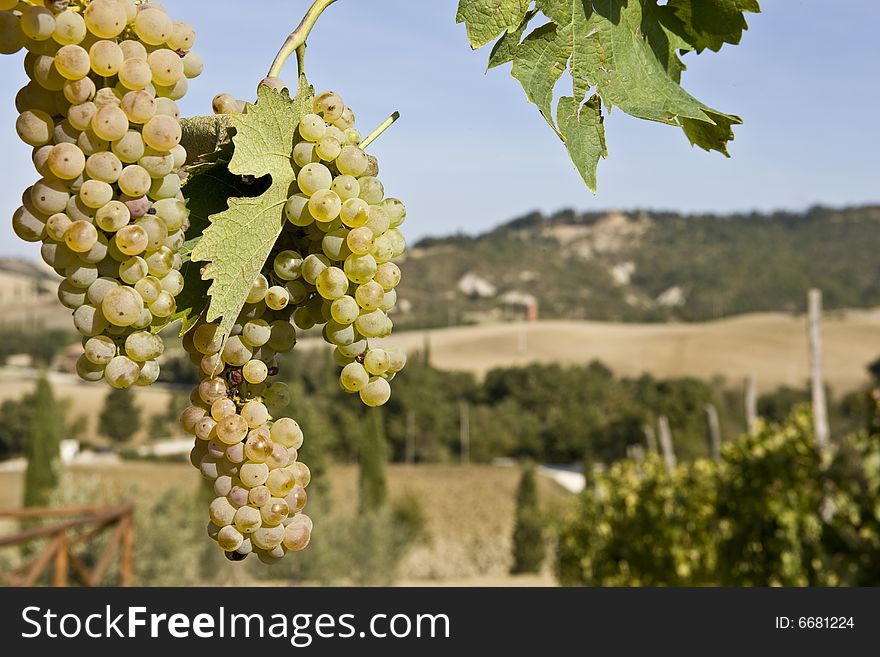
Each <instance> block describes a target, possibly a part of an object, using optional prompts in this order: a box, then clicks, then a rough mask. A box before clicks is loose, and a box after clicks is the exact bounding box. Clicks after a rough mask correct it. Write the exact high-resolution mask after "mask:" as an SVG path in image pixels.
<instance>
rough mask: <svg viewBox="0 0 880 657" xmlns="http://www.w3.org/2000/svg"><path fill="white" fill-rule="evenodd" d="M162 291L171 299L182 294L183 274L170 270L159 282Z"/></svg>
mask: <svg viewBox="0 0 880 657" xmlns="http://www.w3.org/2000/svg"><path fill="white" fill-rule="evenodd" d="M161 283H162V289H163V290H165V291H166V292H167V293H168V294H170V295H171V296H173V297H176V296H177V295H178V294H180V293H181V292H183V286H184V280H183V274H181V273H180V272H179V271H177V270H176V269H172V270H171V271H169V272H168V273H167V274H165V276H163V277H162V280H161Z"/></svg>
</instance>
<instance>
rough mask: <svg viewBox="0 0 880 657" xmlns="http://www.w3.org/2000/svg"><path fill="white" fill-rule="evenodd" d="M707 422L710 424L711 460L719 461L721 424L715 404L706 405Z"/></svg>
mask: <svg viewBox="0 0 880 657" xmlns="http://www.w3.org/2000/svg"><path fill="white" fill-rule="evenodd" d="M706 421H707V422H708V424H709V458H710V459H712V460H713V461H718V460H719V459H720V458H721V422H719V420H718V409H716V408H715V405H714V404H706Z"/></svg>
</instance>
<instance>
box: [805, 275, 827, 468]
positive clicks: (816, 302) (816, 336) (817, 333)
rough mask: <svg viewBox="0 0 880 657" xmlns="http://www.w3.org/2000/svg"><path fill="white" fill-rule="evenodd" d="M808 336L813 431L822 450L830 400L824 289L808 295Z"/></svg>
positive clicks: (824, 444) (812, 291)
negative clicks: (824, 352)
mask: <svg viewBox="0 0 880 657" xmlns="http://www.w3.org/2000/svg"><path fill="white" fill-rule="evenodd" d="M807 337H808V339H809V345H810V387H811V389H812V398H813V432H814V433H815V434H816V444H817V445H818V446H819V449H820V450H823V451H824V450H825V449H827V447H828V441H829V437H830V433H831V432H830V429H829V428H828V400H827V399H825V377H824V374H823V362H822V290H817V289H815V288H814V289H812V290H810V292H809V294H808V295H807Z"/></svg>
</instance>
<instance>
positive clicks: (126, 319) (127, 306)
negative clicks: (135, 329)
mask: <svg viewBox="0 0 880 657" xmlns="http://www.w3.org/2000/svg"><path fill="white" fill-rule="evenodd" d="M143 310H144V300H143V299H142V298H141V295H140V294H138V293H137V292H135V290H134V288H131V287H127V286H124V285H120V286H119V287H117V288H114V289H113V290H111V291H110V292H108V293H107V295H106V296H105V297H104V300H103V301H102V302H101V311H102V312H103V313H104V317H106V318H107V321H109V322H110V323H111V324H113V325H114V326H131V325H132V324H134V323H135V322H137V321H138V320H139V319H140V317H141V313H142V312H143Z"/></svg>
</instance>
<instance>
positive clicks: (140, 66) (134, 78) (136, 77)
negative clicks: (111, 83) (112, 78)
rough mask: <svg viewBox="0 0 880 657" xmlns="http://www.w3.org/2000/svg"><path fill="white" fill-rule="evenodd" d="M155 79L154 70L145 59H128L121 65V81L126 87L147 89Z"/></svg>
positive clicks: (134, 89) (136, 89)
mask: <svg viewBox="0 0 880 657" xmlns="http://www.w3.org/2000/svg"><path fill="white" fill-rule="evenodd" d="M152 79H153V71H152V70H151V69H150V65H149V64H147V62H146V60H145V59H126V60H124V61H123V62H122V66H120V67H119V82H120V83H121V84H122V86H124V87H125V88H126V89H131V90H132V91H140V90H142V89H146V88H147V87H148V86H149V85H150V82H151V81H152Z"/></svg>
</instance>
